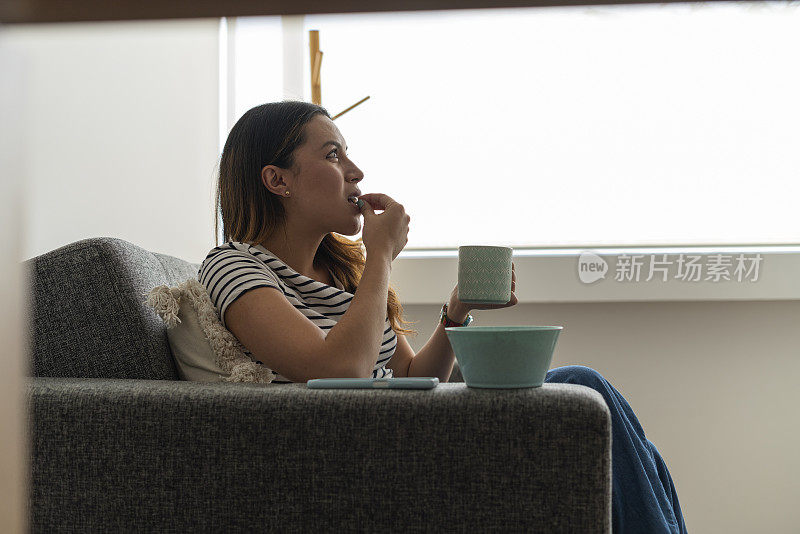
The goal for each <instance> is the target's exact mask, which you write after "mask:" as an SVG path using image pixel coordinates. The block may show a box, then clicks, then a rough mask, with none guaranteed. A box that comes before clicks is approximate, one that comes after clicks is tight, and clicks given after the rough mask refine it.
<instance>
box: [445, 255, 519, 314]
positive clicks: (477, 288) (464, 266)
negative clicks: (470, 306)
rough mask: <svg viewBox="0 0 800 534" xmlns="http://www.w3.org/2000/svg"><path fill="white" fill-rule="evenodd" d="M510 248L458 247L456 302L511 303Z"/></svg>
mask: <svg viewBox="0 0 800 534" xmlns="http://www.w3.org/2000/svg"><path fill="white" fill-rule="evenodd" d="M513 253H514V249H512V248H511V247H496V246H489V245H465V246H461V247H458V300H460V301H461V302H471V303H476V304H478V303H480V304H505V303H506V302H508V301H509V300H511V257H512V255H513Z"/></svg>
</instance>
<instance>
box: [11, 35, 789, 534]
mask: <svg viewBox="0 0 800 534" xmlns="http://www.w3.org/2000/svg"><path fill="white" fill-rule="evenodd" d="M217 29H218V21H217V20H215V19H214V20H211V19H206V20H181V21H160V22H138V21H137V22H125V23H92V24H61V25H53V26H50V25H40V26H36V27H35V28H24V27H21V28H20V27H17V28H15V29H13V30H8V35H7V36H8V37H9V38H10V39H11V40H13V41H14V42H15V43H16V44H17V45H18V46H20V47H22V48H24V49H25V50H26V51H27V52H28V53H29V54H30V61H29V64H28V65H27V67H28V70H29V74H30V76H31V80H30V85H29V88H30V91H29V95H28V96H29V101H30V111H26V124H27V126H28V128H29V130H30V137H29V138H28V139H29V140H28V141H26V143H25V153H24V162H25V164H26V165H27V166H28V167H29V169H28V172H27V173H26V174H24V176H25V179H26V180H27V182H26V197H27V205H26V206H25V210H22V211H23V213H24V217H25V226H24V227H23V229H24V232H25V233H24V237H23V238H22V240H21V248H22V257H23V258H29V257H32V256H35V255H38V254H41V253H44V252H47V251H49V250H52V249H54V248H57V247H59V246H62V245H65V244H67V243H71V242H73V241H77V240H80V239H85V238H87V237H93V236H112V237H119V238H122V239H126V240H128V241H131V242H133V243H135V244H137V245H139V246H141V247H143V248H145V249H148V250H152V251H156V252H164V253H167V254H171V255H174V256H177V257H181V258H183V259H186V260H189V261H193V262H199V261H201V260H202V258H203V257H204V256H205V254H206V252H207V251H208V250H209V249H210V248H211V247H212V246H213V241H214V236H213V225H214V219H213V198H212V193H213V176H214V173H215V171H216V164H217V159H218V116H219V115H218V108H217V106H218V94H217V91H218V67H217V52H218V49H217V47H218V43H217V36H218V33H217ZM3 191H5V189H4V190H3ZM2 198H3V199H4V200H5V199H6V198H7V197H6V196H5V195H3V196H2ZM3 207H4V208H5V207H6V206H3ZM4 211H5V210H4ZM3 243H4V245H6V244H7V243H8V240H5V241H3ZM6 246H8V245H6ZM453 276H455V274H454V275H453ZM519 283H520V284H524V280H520V282H519ZM451 289H452V287H447V288H445V289H444V290H443V291H442V299H443V300H442V302H444V299H445V298H447V297H448V296H449V293H450V290H451ZM401 296H402V294H401ZM14 309H17V308H16V307H15V308H14ZM405 310H406V315H407V317H408V318H409V319H411V320H419V321H420V322H419V323H418V324H416V325H414V326H415V328H417V329H418V330H420V332H421V333H420V335H419V336H418V337H417V338H411V339H410V341H411V344H412V346H413V347H414V348H415V350H419V348H421V346H422V345H423V344H424V342H425V341H426V340H427V339H428V336H430V333H431V332H432V331H433V328H434V326H435V321H436V318H437V315H438V311H439V305H407V306H406V307H405ZM473 315H474V316H475V318H476V324H483V325H491V324H495V325H504V324H505V325H508V324H529V325H530V324H561V325H564V326H565V330H564V332H563V333H562V335H561V338H560V340H559V343H558V346H557V348H556V353H555V359H554V362H553V366H554V367H555V366H559V365H566V364H582V365H587V366H589V367H593V368H595V369H597V370H598V371H600V372H601V373H602V374H603V375H604V376H605V377H606V378H608V379H609V381H610V382H611V383H612V384H613V385H614V386H615V387H617V389H619V391H620V392H621V393H622V394H623V395H624V396H625V397H626V398H627V399H628V401H629V402H630V404H631V406H632V407H633V409H634V411H635V412H636V413H637V415H638V417H639V419H640V422H641V423H642V426H643V427H644V429H645V432H646V434H647V437H648V439H650V440H651V441H652V442H653V443H655V444H656V446H657V447H658V449H659V451H660V452H661V454H662V456H664V458H665V460H666V462H667V466H668V467H669V469H670V471H671V474H672V476H673V479H674V481H675V484H676V486H677V490H678V495H679V498H680V499H681V505H682V507H683V511H684V515H685V517H686V521H687V526H688V528H689V530H690V531H691V532H726V533H749V532H787V533H788V532H794V531H796V525H797V524H800V510H799V509H798V508H797V507H796V506H794V503H795V501H796V500H797V498H798V497H800V486H798V482H797V480H798V478H797V475H798V474H800V461H799V460H798V457H797V455H796V451H797V450H798V449H800V429H798V417H797V414H796V407H797V406H798V404H799V403H800V393H799V392H798V391H800V390H798V388H797V384H796V381H797V377H800V358H798V357H797V356H798V349H797V347H798V346H800V330H799V329H798V328H797V325H798V324H800V303H798V302H797V301H780V302H778V301H740V302H668V303H662V302H644V303H643V302H639V303H592V304H582V303H570V304H519V305H517V306H516V307H514V308H512V309H507V310H493V311H478V312H475V313H474V314H473ZM0 454H3V455H4V456H3V458H4V459H6V456H5V454H6V450H5V449H2V450H0Z"/></svg>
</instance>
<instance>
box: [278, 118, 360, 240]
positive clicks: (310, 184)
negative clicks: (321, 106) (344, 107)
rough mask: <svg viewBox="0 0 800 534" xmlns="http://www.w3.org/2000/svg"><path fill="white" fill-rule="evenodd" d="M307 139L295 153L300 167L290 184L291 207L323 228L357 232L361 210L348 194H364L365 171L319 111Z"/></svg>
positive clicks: (311, 123)
mask: <svg viewBox="0 0 800 534" xmlns="http://www.w3.org/2000/svg"><path fill="white" fill-rule="evenodd" d="M305 139H306V140H305V143H303V145H301V146H300V147H298V148H297V149H296V150H295V153H294V155H295V160H296V161H295V165H296V167H295V168H298V167H299V171H298V172H297V174H296V175H295V179H294V180H292V181H293V182H294V184H292V185H291V186H290V187H289V189H290V192H291V197H293V198H291V199H287V200H290V202H289V203H288V204H290V206H291V208H290V209H293V208H294V209H293V211H294V210H296V211H297V213H298V215H301V216H302V218H303V219H304V220H309V221H315V222H318V223H319V224H320V225H322V226H324V227H325V228H323V229H322V231H323V232H326V233H327V232H328V231H334V232H337V233H339V234H342V235H355V234H357V233H358V232H359V230H360V229H361V228H360V227H361V211H360V210H359V208H358V206H356V205H355V204H353V203H351V202H348V201H347V197H348V196H351V195H360V194H361V190H360V188H359V186H358V182H359V181H360V180H361V179H362V178H364V173H363V172H361V169H359V168H358V167H356V164H355V163H353V161H352V160H350V159H349V158H348V157H347V144H346V143H345V140H344V137H342V134H341V133H340V132H339V129H338V128H337V127H336V125H335V124H334V123H333V121H332V120H331V119H329V118H328V117H325V116H323V115H316V116H314V118H313V119H311V120H310V121H309V122H307V123H306V125H305ZM337 145H338V146H337ZM295 191H296V192H295Z"/></svg>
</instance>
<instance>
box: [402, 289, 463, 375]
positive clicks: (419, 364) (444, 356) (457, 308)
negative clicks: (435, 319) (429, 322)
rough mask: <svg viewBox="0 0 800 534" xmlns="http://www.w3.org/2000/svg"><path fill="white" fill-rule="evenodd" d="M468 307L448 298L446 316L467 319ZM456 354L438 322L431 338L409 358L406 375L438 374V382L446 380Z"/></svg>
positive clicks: (459, 319)
mask: <svg viewBox="0 0 800 534" xmlns="http://www.w3.org/2000/svg"><path fill="white" fill-rule="evenodd" d="M468 314H469V308H466V307H465V306H464V304H463V303H461V301H459V300H458V299H453V298H452V297H451V298H450V303H449V304H448V305H447V316H448V317H449V318H450V319H452V320H453V321H457V322H459V323H463V322H464V321H466V320H467V315H468ZM455 361H456V355H455V353H454V352H453V348H452V347H451V346H450V340H449V339H448V338H447V332H445V330H444V325H443V324H442V323H439V324H438V325H436V330H434V331H433V334H432V335H431V338H430V339H429V340H428V342H427V343H425V346H424V347H422V348H421V349H420V350H419V352H417V354H416V355H415V356H414V358H413V359H412V360H411V363H410V364H409V366H408V376H438V377H439V381H440V382H447V381H448V380H449V379H450V374H451V373H452V372H453V364H454V363H455Z"/></svg>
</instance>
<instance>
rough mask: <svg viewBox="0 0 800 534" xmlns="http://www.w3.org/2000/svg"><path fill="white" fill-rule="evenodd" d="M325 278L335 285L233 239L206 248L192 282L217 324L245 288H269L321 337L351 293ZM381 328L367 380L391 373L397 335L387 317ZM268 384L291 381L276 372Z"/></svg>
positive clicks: (333, 324) (339, 284) (348, 300)
mask: <svg viewBox="0 0 800 534" xmlns="http://www.w3.org/2000/svg"><path fill="white" fill-rule="evenodd" d="M331 276H332V277H333V280H334V284H336V287H331V286H329V285H327V284H324V283H322V282H318V281H316V280H313V279H311V278H308V277H307V276H303V275H301V274H299V273H298V272H296V271H295V270H293V269H292V268H291V267H289V266H288V265H286V264H285V263H283V261H281V260H280V259H279V258H278V257H277V256H275V255H274V254H272V253H271V252H270V251H269V250H267V249H266V248H264V247H263V246H261V245H251V244H249V243H242V242H239V241H228V242H227V243H224V244H222V245H220V246H218V247H214V248H213V249H211V251H210V252H209V253H208V255H207V256H206V258H205V260H203V263H202V264H201V265H200V270H199V271H198V272H197V279H198V280H199V281H200V283H201V284H203V286H204V287H205V288H206V290H207V291H208V294H209V296H210V297H211V302H212V303H214V307H215V308H216V310H217V315H218V316H219V317H220V321H221V322H222V325H223V326H225V310H226V309H227V308H228V306H230V304H231V302H233V301H235V300H236V299H237V298H238V297H239V296H241V295H242V294H244V293H245V292H247V291H249V290H251V289H255V288H257V287H272V288H275V289H276V290H278V291H280V292H282V293H283V294H284V296H285V297H286V298H287V299H288V300H289V302H290V303H291V304H292V305H293V306H294V307H295V308H296V309H298V310H300V313H302V314H303V315H305V316H306V317H308V319H309V320H310V321H311V322H313V323H314V324H316V325H317V326H318V327H319V328H320V329H322V330H323V332H324V333H325V335H326V336H327V335H328V331H330V329H331V328H333V327H334V326H335V325H336V323H337V322H338V321H339V319H340V318H341V317H342V316H343V315H344V314H345V312H346V311H347V309H348V308H349V306H350V302H351V301H352V300H353V294H352V293H348V292H347V291H344V286H343V285H342V283H341V282H340V281H339V280H338V279H336V277H334V276H333V273H331ZM385 326H386V329H385V330H384V331H383V343H382V344H381V351H380V354H379V355H378V361H377V362H376V363H375V369H374V370H373V372H372V377H373V378H383V377H392V370H391V369H387V368H386V367H385V366H386V364H387V363H388V362H389V360H390V359H391V357H392V355H393V354H394V351H395V348H396V347H397V336H396V335H395V333H394V331H393V330H392V326H391V323H390V322H389V317H388V315H387V316H386V319H385ZM245 354H247V355H248V356H249V357H251V358H252V354H251V353H250V352H249V351H247V350H245ZM256 363H259V364H260V363H261V362H258V361H257V362H256ZM276 373H277V371H276ZM274 382H276V383H291V380H288V379H287V378H285V377H283V376H281V375H280V374H278V375H277V377H276V378H275V380H274Z"/></svg>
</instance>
